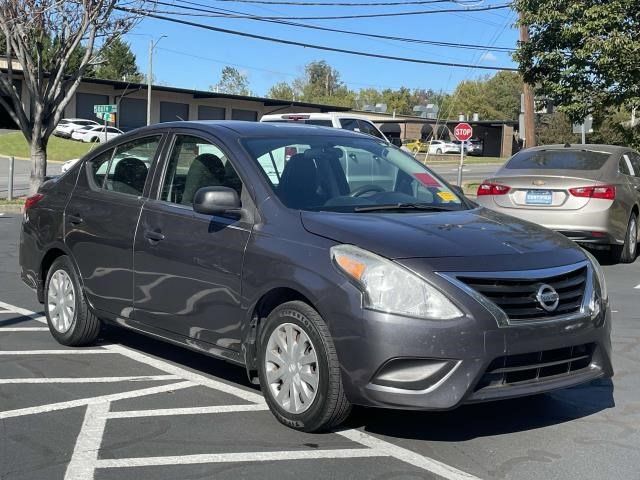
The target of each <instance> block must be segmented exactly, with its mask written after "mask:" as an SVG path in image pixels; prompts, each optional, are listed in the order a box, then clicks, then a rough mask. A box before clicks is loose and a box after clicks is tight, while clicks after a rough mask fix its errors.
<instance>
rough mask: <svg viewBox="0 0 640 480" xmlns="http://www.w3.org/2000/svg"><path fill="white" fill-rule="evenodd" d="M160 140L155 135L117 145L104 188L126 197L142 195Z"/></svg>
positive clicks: (158, 136)
mask: <svg viewBox="0 0 640 480" xmlns="http://www.w3.org/2000/svg"><path fill="white" fill-rule="evenodd" d="M161 138H162V137H161V136H160V135H155V136H152V137H144V138H138V139H136V140H132V141H130V142H127V143H124V144H122V145H118V146H117V147H116V151H115V153H114V155H113V158H112V159H111V163H110V164H109V171H108V172H109V173H108V174H107V178H106V180H105V182H104V184H103V186H104V188H105V189H106V190H111V191H114V192H118V193H125V194H128V195H136V196H140V195H142V191H143V190H144V184H145V182H146V180H147V175H148V174H149V168H151V162H152V161H153V158H154V157H155V155H156V150H157V149H158V145H160V139H161Z"/></svg>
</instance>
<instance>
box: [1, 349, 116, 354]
mask: <svg viewBox="0 0 640 480" xmlns="http://www.w3.org/2000/svg"><path fill="white" fill-rule="evenodd" d="M99 353H116V352H113V351H111V350H106V349H104V348H85V349H84V350H73V349H68V350H63V349H59V350H0V355H93V354H99Z"/></svg>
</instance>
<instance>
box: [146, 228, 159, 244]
mask: <svg viewBox="0 0 640 480" xmlns="http://www.w3.org/2000/svg"><path fill="white" fill-rule="evenodd" d="M144 238H146V239H147V240H149V241H150V242H152V243H155V242H159V241H160V240H164V235H163V234H162V233H160V232H155V231H152V230H147V231H145V232H144Z"/></svg>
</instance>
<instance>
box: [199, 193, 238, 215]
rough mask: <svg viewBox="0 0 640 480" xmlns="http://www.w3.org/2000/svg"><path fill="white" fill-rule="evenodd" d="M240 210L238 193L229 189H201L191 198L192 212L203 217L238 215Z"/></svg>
mask: <svg viewBox="0 0 640 480" xmlns="http://www.w3.org/2000/svg"><path fill="white" fill-rule="evenodd" d="M240 208H241V204H240V197H238V192H236V191H235V190H234V189H233V188H229V187H203V188H200V189H199V190H198V191H197V192H196V194H195V195H194V197H193V210H194V211H196V212H198V213H202V214H203V215H222V214H224V213H231V211H235V213H239V211H240Z"/></svg>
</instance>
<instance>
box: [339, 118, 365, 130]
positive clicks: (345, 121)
mask: <svg viewBox="0 0 640 480" xmlns="http://www.w3.org/2000/svg"><path fill="white" fill-rule="evenodd" d="M340 126H341V127H342V128H343V129H345V130H351V131H352V132H359V131H360V125H358V120H356V119H355V118H341V119H340Z"/></svg>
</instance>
